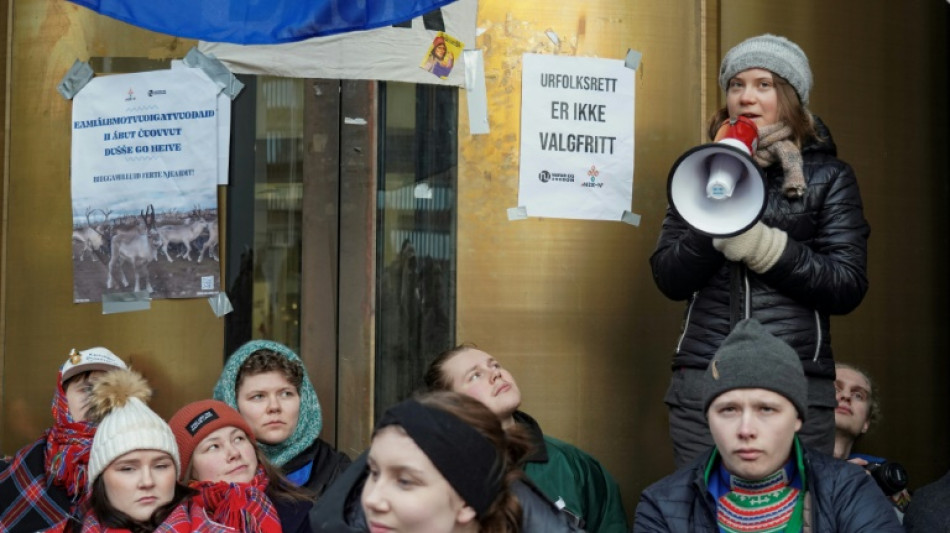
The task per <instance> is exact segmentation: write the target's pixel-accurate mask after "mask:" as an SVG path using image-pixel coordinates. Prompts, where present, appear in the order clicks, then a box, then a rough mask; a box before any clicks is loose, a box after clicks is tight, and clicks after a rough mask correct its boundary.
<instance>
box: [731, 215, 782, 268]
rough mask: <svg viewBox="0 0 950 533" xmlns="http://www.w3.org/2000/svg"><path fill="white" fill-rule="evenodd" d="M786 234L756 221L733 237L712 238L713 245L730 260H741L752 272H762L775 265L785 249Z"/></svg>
mask: <svg viewBox="0 0 950 533" xmlns="http://www.w3.org/2000/svg"><path fill="white" fill-rule="evenodd" d="M787 243H788V234H787V233H785V232H784V231H782V230H780V229H778V228H772V227H769V226H766V225H765V224H763V223H761V222H756V223H755V225H754V226H752V227H751V228H749V229H748V230H746V231H745V233H740V234H739V235H736V236H735V237H729V238H726V239H713V247H714V248H715V249H717V250H719V251H720V252H722V254H723V255H725V256H726V259H728V260H730V261H742V262H743V263H745V264H746V265H748V267H749V268H750V269H752V271H753V272H757V273H759V274H762V273H764V272H766V271H768V269H770V268H772V267H773V266H775V263H777V262H778V258H779V257H781V256H782V252H784V251H785V245H786V244H787Z"/></svg>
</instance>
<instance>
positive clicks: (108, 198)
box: [71, 68, 221, 303]
mask: <svg viewBox="0 0 950 533" xmlns="http://www.w3.org/2000/svg"><path fill="white" fill-rule="evenodd" d="M219 92H220V89H219V88H218V87H217V85H215V84H214V83H213V82H212V81H211V80H210V79H208V78H207V77H206V76H205V75H204V74H203V73H202V72H200V71H198V70H196V69H187V68H186V69H172V70H164V71H154V72H141V73H135V74H122V75H113V76H107V77H101V78H94V79H93V80H92V81H91V82H90V83H89V84H88V85H87V86H86V87H84V88H83V89H82V90H81V91H80V92H79V93H78V94H77V95H76V96H75V98H74V99H73V122H72V131H73V144H72V162H71V189H72V264H73V301H74V302H77V303H81V302H98V301H101V300H102V295H103V294H106V293H127V292H141V291H145V292H147V293H148V294H149V297H150V298H151V299H159V298H197V297H203V296H210V295H213V294H216V293H217V292H219V291H220V290H221V289H220V274H219V272H220V266H219V262H218V261H219V258H218V203H217V179H218V176H217V174H218V168H217V165H218V161H217V150H218V147H217V130H218V128H217V117H218V113H217V105H218V104H217V102H218V99H217V96H218V93H219Z"/></svg>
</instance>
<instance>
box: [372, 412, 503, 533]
mask: <svg viewBox="0 0 950 533" xmlns="http://www.w3.org/2000/svg"><path fill="white" fill-rule="evenodd" d="M393 425H396V426H401V427H402V428H403V429H405V430H406V433H407V434H408V435H409V437H410V438H411V439H412V440H413V441H415V443H416V445H417V446H419V448H421V449H422V451H423V452H424V453H425V454H426V456H427V457H428V458H429V460H430V461H432V464H434V465H435V467H436V468H437V469H438V470H439V472H440V473H441V474H442V477H444V478H445V479H446V481H448V482H449V485H451V486H452V488H454V489H455V492H458V494H459V496H461V497H462V499H463V500H465V503H466V504H467V505H469V506H471V507H472V509H475V512H476V513H477V514H478V516H479V517H481V516H482V514H483V513H484V512H485V511H487V510H488V508H489V507H490V506H491V503H492V502H493V501H494V500H495V496H496V495H497V494H498V491H499V490H501V482H502V476H503V475H504V473H503V472H500V471H499V470H500V468H499V467H500V466H501V461H499V460H498V454H497V453H496V452H495V446H494V445H493V444H492V443H491V442H490V441H489V440H488V439H486V438H485V437H484V436H482V434H481V433H479V432H478V431H477V430H476V429H475V428H473V427H472V426H470V425H468V424H466V423H465V422H463V421H462V420H459V419H458V418H456V417H455V416H453V415H451V414H449V413H447V412H445V411H443V410H441V409H435V408H432V407H426V406H424V405H422V404H421V403H419V402H417V401H416V400H406V401H404V402H401V403H398V404H396V405H394V406H393V407H390V408H389V409H388V410H387V411H386V412H385V413H384V414H383V416H382V418H381V419H380V420H379V422H378V423H377V424H376V430H377V431H378V430H380V429H382V428H384V427H386V426H393Z"/></svg>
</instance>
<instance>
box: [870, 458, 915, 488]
mask: <svg viewBox="0 0 950 533" xmlns="http://www.w3.org/2000/svg"><path fill="white" fill-rule="evenodd" d="M864 469H865V470H867V471H868V472H870V474H871V477H873V478H874V481H876V482H877V486H878V487H881V490H882V491H884V494H887V495H888V496H892V495H894V494H897V493H898V492H900V491H902V490H904V489H905V488H907V470H904V467H903V466H902V465H901V464H900V463H894V462H891V461H884V462H883V463H868V464H867V465H865V466H864Z"/></svg>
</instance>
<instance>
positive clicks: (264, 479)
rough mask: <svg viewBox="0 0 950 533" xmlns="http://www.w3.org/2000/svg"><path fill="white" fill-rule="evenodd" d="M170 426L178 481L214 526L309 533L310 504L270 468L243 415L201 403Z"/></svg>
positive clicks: (181, 411)
mask: <svg viewBox="0 0 950 533" xmlns="http://www.w3.org/2000/svg"><path fill="white" fill-rule="evenodd" d="M168 424H169V425H170V426H171V428H172V431H173V432H174V433H175V440H176V441H177V443H178V450H179V454H180V457H181V466H182V469H181V471H182V474H181V476H180V481H182V482H185V483H187V484H188V485H189V486H190V487H192V488H194V489H196V490H198V495H197V496H195V501H196V502H198V503H199V504H200V505H202V506H203V507H204V508H205V510H206V511H207V512H208V514H209V516H210V517H211V518H212V520H214V521H215V522H218V523H220V524H224V525H226V526H229V527H232V528H234V529H236V530H237V531H239V532H242V533H281V531H284V532H287V533H310V531H311V530H310V524H309V522H308V521H307V520H306V518H307V513H308V512H309V510H310V507H312V504H313V500H312V499H311V498H310V497H308V496H307V495H306V494H304V493H302V492H301V490H300V489H298V488H297V487H295V486H294V485H292V484H291V483H290V482H289V481H287V479H286V478H284V477H283V475H281V474H280V472H279V471H277V469H276V468H274V467H273V466H271V465H270V463H269V462H268V461H267V458H266V457H265V456H264V455H263V452H262V451H261V450H260V449H259V448H258V447H257V441H256V439H255V438H254V433H253V432H252V431H251V428H250V427H249V426H248V425H247V422H245V421H244V419H243V418H242V417H241V414H240V413H238V412H237V411H235V410H234V409H232V408H231V407H230V406H228V405H227V404H226V403H224V402H220V401H217V400H200V401H197V402H192V403H190V404H188V405H186V406H184V407H182V408H181V409H179V410H178V412H177V413H175V415H174V416H172V417H171V419H169V421H168Z"/></svg>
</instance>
